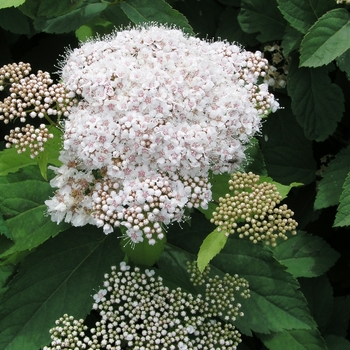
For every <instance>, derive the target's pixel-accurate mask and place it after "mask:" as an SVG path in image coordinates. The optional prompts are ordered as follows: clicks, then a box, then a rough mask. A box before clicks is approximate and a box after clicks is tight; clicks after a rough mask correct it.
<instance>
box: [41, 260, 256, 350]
mask: <svg viewBox="0 0 350 350" xmlns="http://www.w3.org/2000/svg"><path fill="white" fill-rule="evenodd" d="M188 266H189V272H190V273H191V278H192V279H195V280H196V281H199V282H200V283H199V284H201V282H203V283H204V285H205V293H204V294H203V295H202V294H198V295H193V294H191V293H188V292H186V291H184V290H182V289H181V288H176V289H174V290H171V289H169V288H168V287H167V286H166V285H165V283H164V282H163V279H162V278H161V277H160V276H156V275H155V271H154V270H147V269H146V270H145V272H142V271H141V270H140V268H138V267H135V268H133V269H132V268H130V266H128V265H126V264H125V262H121V263H120V268H119V270H118V269H117V267H116V266H112V271H111V272H110V273H107V274H105V276H104V277H105V281H104V288H103V289H101V290H99V291H98V292H97V293H96V294H95V295H94V296H93V298H94V303H93V307H92V308H93V310H94V315H95V317H96V318H97V319H98V321H97V322H96V323H95V324H94V326H93V327H91V326H90V327H88V326H87V325H86V324H85V322H84V320H82V319H80V320H76V319H74V317H72V316H68V315H67V314H65V315H63V316H62V317H60V318H59V319H58V320H57V321H56V326H55V327H54V328H52V329H51V330H50V334H51V344H50V346H45V347H44V349H43V350H61V349H90V350H94V349H110V350H122V349H134V350H146V349H147V350H157V349H158V350H160V349H162V350H168V349H169V350H188V349H193V350H200V349H202V350H204V349H222V350H236V349H237V346H238V344H239V343H240V342H241V335H240V333H239V331H238V330H237V329H236V328H235V326H234V325H233V324H232V322H234V321H235V320H236V317H241V316H243V313H242V312H241V311H240V309H241V307H242V305H241V304H240V303H239V302H237V300H236V299H235V298H237V297H241V298H242V300H243V301H244V300H245V299H247V298H249V297H250V294H249V293H250V291H249V284H248V282H247V281H246V280H245V279H244V278H240V277H239V276H237V275H235V276H230V275H228V274H226V275H225V276H224V277H223V278H219V277H218V276H215V277H214V278H210V277H209V272H210V270H209V268H206V270H205V273H204V275H202V274H201V273H200V272H199V270H198V268H197V265H196V263H195V262H194V263H192V264H188ZM90 324H91V323H90Z"/></svg>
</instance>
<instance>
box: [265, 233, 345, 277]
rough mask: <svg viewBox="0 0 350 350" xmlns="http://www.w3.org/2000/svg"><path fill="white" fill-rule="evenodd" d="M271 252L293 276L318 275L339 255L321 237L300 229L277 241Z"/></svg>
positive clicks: (329, 266)
mask: <svg viewBox="0 0 350 350" xmlns="http://www.w3.org/2000/svg"><path fill="white" fill-rule="evenodd" d="M272 252H273V255H274V256H275V258H276V259H277V260H278V261H279V262H280V263H281V264H283V265H285V266H286V267H287V271H288V272H289V273H291V274H292V275H293V276H294V277H295V278H297V277H316V276H320V275H322V274H324V273H325V272H326V271H328V270H329V269H330V268H331V267H332V266H333V265H334V264H335V262H336V261H337V260H338V259H339V256H340V255H339V253H338V252H336V251H335V250H334V249H333V248H332V247H331V246H330V245H328V243H327V242H326V241H324V240H323V239H322V238H320V237H317V236H312V235H310V234H307V233H306V232H302V231H298V233H297V235H295V236H292V237H290V238H288V240H286V241H284V242H281V243H279V244H278V247H276V248H274V249H272Z"/></svg>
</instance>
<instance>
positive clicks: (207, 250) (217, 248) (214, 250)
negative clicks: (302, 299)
mask: <svg viewBox="0 0 350 350" xmlns="http://www.w3.org/2000/svg"><path fill="white" fill-rule="evenodd" d="M227 239H228V236H226V234H225V232H222V231H221V232H219V231H218V229H217V228H216V229H215V230H214V231H213V232H211V233H209V235H208V236H207V237H205V239H204V241H203V243H202V245H201V247H200V249H199V252H198V258H197V266H198V268H199V271H200V272H203V270H204V269H205V267H206V266H207V265H208V264H209V262H210V261H211V260H212V259H213V258H214V257H215V256H216V255H218V254H219V253H220V252H221V250H222V248H223V247H224V246H225V244H226V242H227Z"/></svg>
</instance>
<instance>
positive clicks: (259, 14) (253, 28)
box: [238, 0, 286, 42]
mask: <svg viewBox="0 0 350 350" xmlns="http://www.w3.org/2000/svg"><path fill="white" fill-rule="evenodd" d="M238 22H239V24H240V26H241V28H242V29H243V31H244V32H246V33H249V34H252V33H260V34H259V35H258V36H257V39H258V40H259V41H260V42H267V41H271V40H280V39H282V37H283V34H284V30H285V27H286V21H285V19H284V18H283V16H282V14H281V12H280V11H279V10H278V8H277V6H276V0H264V1H260V0H242V2H241V11H240V13H239V15H238Z"/></svg>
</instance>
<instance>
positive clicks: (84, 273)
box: [0, 226, 123, 350]
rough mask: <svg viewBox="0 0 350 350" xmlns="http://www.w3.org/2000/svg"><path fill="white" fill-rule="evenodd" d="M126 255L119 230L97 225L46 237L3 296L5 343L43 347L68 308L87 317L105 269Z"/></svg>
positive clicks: (1, 339)
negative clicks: (107, 231)
mask: <svg viewBox="0 0 350 350" xmlns="http://www.w3.org/2000/svg"><path fill="white" fill-rule="evenodd" d="M122 256H123V253H122V252H121V250H120V248H119V242H118V239H117V237H116V235H115V234H110V235H108V236H106V235H105V234H103V232H101V230H98V229H96V228H93V227H91V226H85V227H84V228H79V229H77V228H72V229H71V230H69V231H67V232H65V233H62V234H61V235H59V236H57V237H55V238H54V239H51V240H49V241H47V242H45V244H43V245H42V246H41V247H39V248H38V249H37V250H36V251H35V252H34V253H32V254H31V255H29V256H28V257H27V258H26V260H25V262H24V263H23V264H22V265H21V267H20V270H19V273H18V274H17V275H16V276H15V278H14V279H13V281H12V282H11V284H10V288H8V290H7V291H6V293H5V294H4V296H3V299H2V307H1V310H0V348H1V349H4V350H18V349H25V350H38V349H39V348H41V347H43V346H44V345H47V344H48V343H49V340H50V334H49V329H50V328H52V327H53V326H54V322H55V320H56V319H58V318H59V317H61V316H62V315H63V314H64V313H67V314H70V315H72V316H74V317H75V318H77V319H79V318H85V316H86V315H87V313H88V312H89V311H90V310H91V306H92V303H93V298H92V295H93V294H95V293H96V292H97V291H98V290H99V289H100V287H102V281H103V276H104V273H106V272H108V271H110V266H111V265H116V264H117V263H119V262H120V261H121V259H122Z"/></svg>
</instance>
